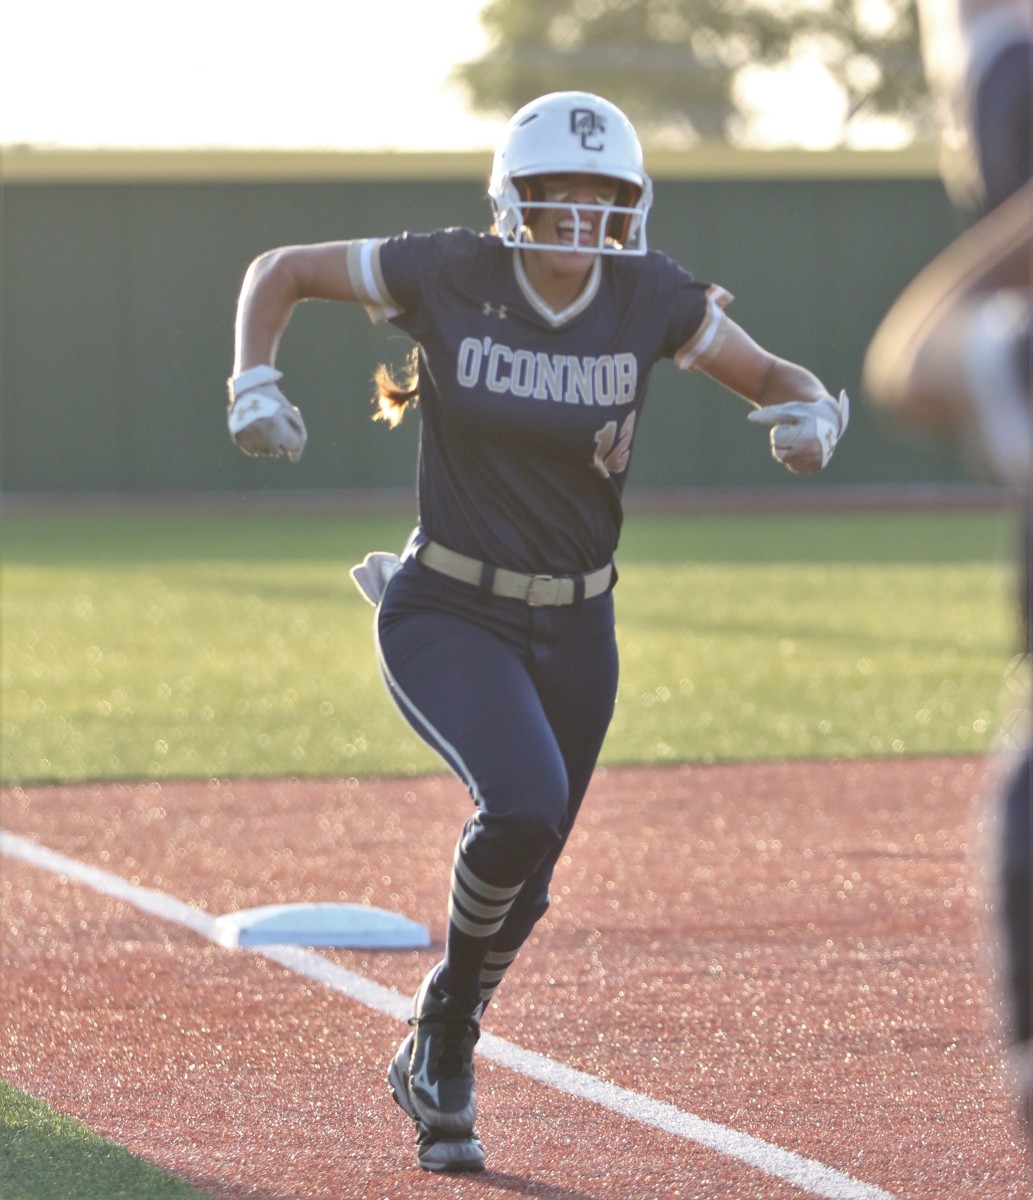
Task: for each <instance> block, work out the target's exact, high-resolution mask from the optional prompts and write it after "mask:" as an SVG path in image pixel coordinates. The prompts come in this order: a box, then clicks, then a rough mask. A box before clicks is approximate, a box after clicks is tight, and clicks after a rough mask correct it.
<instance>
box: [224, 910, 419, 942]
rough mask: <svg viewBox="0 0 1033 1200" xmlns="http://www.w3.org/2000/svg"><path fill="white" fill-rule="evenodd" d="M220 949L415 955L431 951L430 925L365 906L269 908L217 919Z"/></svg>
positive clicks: (229, 914)
mask: <svg viewBox="0 0 1033 1200" xmlns="http://www.w3.org/2000/svg"><path fill="white" fill-rule="evenodd" d="M215 940H216V941H217V942H218V943H219V945H220V946H274V945H275V946H282V945H291V946H339V947H342V948H353V949H390V950H399V949H413V948H417V949H418V948H420V947H423V946H429V945H430V931H429V930H428V929H427V926H426V925H421V924H419V922H417V921H410V920H409V918H408V917H403V916H402V915H401V914H400V913H395V912H389V911H388V910H387V909H384V908H373V907H371V906H369V905H366V904H267V905H265V906H263V907H261V908H248V909H244V910H243V911H242V912H235V913H226V914H225V916H221V917H216V919H215Z"/></svg>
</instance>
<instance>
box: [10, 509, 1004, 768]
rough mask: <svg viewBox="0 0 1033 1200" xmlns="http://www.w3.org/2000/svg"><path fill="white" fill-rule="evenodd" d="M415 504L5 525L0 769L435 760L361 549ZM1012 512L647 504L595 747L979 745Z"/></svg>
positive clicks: (836, 750) (722, 752) (678, 756)
mask: <svg viewBox="0 0 1033 1200" xmlns="http://www.w3.org/2000/svg"><path fill="white" fill-rule="evenodd" d="M407 530H408V521H407V520H406V519H405V518H404V517H391V516H369V515H352V514H341V515H329V514H325V513H322V514H311V513H309V514H291V515H283V516H279V517H270V516H260V515H252V516H241V515H207V516H206V515H198V514H192V515H183V514H180V515H175V514H137V515H119V516H113V515H108V516H76V515H61V516H55V515H38V514H37V515H31V516H30V515H15V516H7V517H5V519H4V532H3V545H2V557H3V582H2V587H3V626H2V635H0V638H2V640H0V651H2V672H3V674H2V683H3V712H2V720H3V727H2V743H0V747H2V777H3V779H4V781H6V782H8V783H11V782H31V781H55V780H58V781H68V780H80V779H104V778H144V777H146V778H163V777H194V776H198V777H208V776H232V775H244V774H248V775H280V774H291V775H324V776H325V775H337V774H344V775H349V776H358V775H377V774H411V773H418V772H422V771H429V770H440V769H441V764H440V763H439V760H438V759H437V758H436V757H435V756H434V755H433V754H432V753H430V752H429V751H428V750H427V749H426V748H424V747H423V746H422V744H421V743H419V741H418V740H417V739H416V738H415V737H414V736H413V735H411V734H410V733H409V731H408V728H407V726H405V724H404V723H403V722H402V720H401V718H400V717H399V716H398V714H397V713H396V711H395V709H394V708H393V706H392V704H391V703H390V701H389V700H388V698H387V695H386V693H385V691H384V688H383V686H382V684H381V681H380V679H379V676H378V673H377V669H376V664H375V661H374V656H373V650H372V640H371V618H372V609H371V608H370V607H369V606H368V605H367V604H366V603H365V602H364V601H363V600H362V598H361V597H360V596H359V595H358V593H357V592H356V591H355V589H354V587H353V586H352V584H351V581H350V580H349V578H348V576H347V568H348V566H349V565H350V564H351V563H352V562H354V561H356V560H357V559H358V558H360V557H361V556H362V554H363V553H364V552H365V551H366V550H368V549H372V548H383V549H397V548H398V547H400V545H401V543H402V542H403V540H404V538H405V535H406V533H407ZM1013 533H1014V531H1013V529H1012V522H1011V520H1010V519H1009V518H1008V517H1007V516H1005V515H1003V514H998V513H939V514H911V515H889V514H885V513H880V514H873V515H844V514H833V515H826V516H820V515H817V516H807V517H801V516H796V515H759V516H756V517H743V516H727V517H712V516H711V517H655V516H651V517H647V518H643V517H638V518H635V519H633V520H631V521H629V523H628V528H627V531H626V534H625V537H624V541H623V544H622V548H621V553H620V555H619V560H618V561H619V568H620V582H619V585H618V590H617V603H618V623H619V636H620V643H621V652H622V681H621V688H620V695H619V700H618V708H617V715H616V718H615V720H614V723H613V728H612V731H611V735H610V738H609V740H608V743H607V745H606V748H605V751H604V762H606V763H610V764H614V763H642V762H675V761H697V762H711V761H717V760H737V759H763V758H798V757H826V756H845V757H849V756H865V755H885V754H940V753H971V752H981V751H983V750H985V749H987V748H988V747H989V746H990V744H991V742H992V739H993V737H994V734H995V730H996V727H997V725H998V722H999V718H1000V715H1001V714H1000V704H1001V698H1002V680H1003V678H1004V673H1005V670H1006V666H1007V663H1008V660H1009V657H1010V654H1011V650H1012V647H1013V644H1014V641H1015V638H1014V630H1013V624H1014V618H1013V614H1012V608H1011V589H1012V574H1013V568H1012V565H1011V555H1010V550H1011V540H1012V537H1013Z"/></svg>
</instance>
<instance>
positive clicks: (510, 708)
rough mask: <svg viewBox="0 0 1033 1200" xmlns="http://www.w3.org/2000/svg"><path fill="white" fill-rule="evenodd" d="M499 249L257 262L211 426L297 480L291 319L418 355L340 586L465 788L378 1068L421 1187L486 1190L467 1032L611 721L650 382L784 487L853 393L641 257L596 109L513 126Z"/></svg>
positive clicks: (636, 223)
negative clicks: (629, 491) (325, 321)
mask: <svg viewBox="0 0 1033 1200" xmlns="http://www.w3.org/2000/svg"><path fill="white" fill-rule="evenodd" d="M488 194H489V197H490V200H491V204H492V208H493V210H494V215H495V226H494V229H493V231H492V232H491V233H490V234H487V235H485V234H477V233H474V232H472V231H470V230H466V229H446V230H440V231H438V232H434V233H429V234H405V235H403V236H400V237H387V238H367V239H360V240H356V241H350V242H335V243H326V244H322V245H314V246H294V247H288V248H284V249H280V250H274V251H271V252H269V253H267V254H264V255H262V256H261V257H260V258H258V259H257V260H256V261H255V262H254V263H253V264H252V265H251V267H250V269H249V270H248V273H247V276H246V278H245V281H244V285H243V290H242V292H241V296H240V301H239V307H238V317H237V326H236V359H235V365H234V375H233V378H232V379H231V380H230V401H231V408H230V412H229V427H230V430H231V433H232V435H233V437H234V439H235V440H236V441H237V443H238V444H239V446H240V447H241V448H242V449H243V450H244V451H245V452H246V453H249V454H267V455H280V454H286V455H288V456H290V457H292V458H296V457H297V456H298V455H299V454H300V453H301V451H302V450H303V448H304V444H305V437H306V434H305V427H304V424H303V422H302V420H301V415H300V413H299V412H298V410H297V409H295V408H293V407H292V406H291V404H290V403H289V402H288V401H287V400H286V399H285V398H284V396H283V395H282V393H281V392H280V391H279V389H278V387H277V384H278V382H279V380H280V372H278V371H277V370H276V369H275V367H274V365H273V364H274V359H275V354H276V347H277V343H278V341H279V338H280V336H281V334H282V333H283V331H284V329H285V327H286V325H287V322H288V320H289V318H290V315H291V312H292V311H293V309H294V306H295V305H296V304H297V303H298V302H299V301H301V300H305V299H308V298H313V297H314V298H320V299H323V300H341V301H354V302H357V303H359V304H362V305H364V306H365V307H366V309H367V310H368V312H369V314H370V316H371V317H372V319H373V320H374V321H383V320H387V321H390V322H391V323H392V324H394V325H395V326H397V327H398V328H399V329H402V330H404V331H405V332H406V333H407V334H409V335H410V337H411V338H412V339H413V341H414V343H415V347H416V362H415V371H414V376H413V378H412V379H411V380H407V381H403V382H401V383H398V382H395V381H394V380H393V379H392V378H391V377H390V376H389V375H388V374H387V373H386V372H383V371H382V372H381V374H380V375H379V377H378V382H379V392H380V397H379V398H380V403H381V406H382V409H383V415H385V416H386V417H387V419H388V420H389V421H391V422H392V423H395V422H396V421H397V420H398V419H399V417H400V416H401V414H402V412H403V410H404V409H405V407H406V405H408V404H411V403H412V402H413V401H414V400H415V399H416V398H417V396H418V398H419V410H418V411H419V413H420V416H421V422H422V424H421V440H420V449H419V466H418V497H419V524H418V526H417V527H416V529H415V531H414V532H413V534H412V536H411V538H410V539H409V542H408V544H407V545H406V547H405V548H404V550H403V552H402V553H401V555H400V556H399V557H395V556H394V555H390V554H382V553H381V554H373V555H370V556H368V557H367V559H366V561H365V562H364V563H363V564H361V565H360V566H359V567H358V568H356V570H355V571H354V572H353V574H354V575H355V576H356V580H357V582H358V583H359V585H360V586H361V587H362V588H363V590H364V591H365V593H366V594H367V595H368V596H369V598H370V599H371V600H373V601H374V603H376V605H377V610H376V618H375V641H376V652H377V656H378V660H379V664H380V668H381V671H382V674H383V678H384V681H385V683H386V685H387V687H388V689H389V691H390V694H391V696H392V697H393V699H394V701H395V703H396V704H397V705H398V707H399V709H400V710H401V712H402V714H403V716H404V717H405V719H406V720H407V721H408V722H409V723H410V724H411V725H412V727H413V728H414V729H415V730H416V732H417V733H418V734H419V735H420V736H421V737H422V738H424V739H425V740H426V741H427V742H428V743H429V744H430V745H431V746H433V747H434V748H435V749H436V750H437V751H438V752H439V753H440V754H441V756H442V757H443V758H444V760H445V761H446V762H447V763H448V765H449V766H450V767H451V769H452V770H453V771H454V772H455V773H456V774H457V775H458V777H459V778H460V779H461V780H462V781H463V783H464V784H465V785H466V787H467V788H468V789H469V792H470V795H471V797H472V800H473V811H472V815H471V816H470V818H469V820H468V821H467V822H466V824H465V825H464V827H463V829H462V831H461V833H460V835H459V839H458V843H457V846H456V851H455V857H454V861H453V865H452V872H451V884H450V897H449V905H448V926H447V935H446V942H445V953H444V957H443V959H442V961H441V962H440V963H438V964H437V965H436V966H435V967H434V969H433V970H432V971H431V972H430V973H429V974H428V975H427V977H426V978H425V979H424V980H423V982H422V984H421V985H420V987H419V990H418V991H417V993H416V996H415V999H414V1002H413V1016H412V1020H411V1022H410V1024H411V1025H412V1032H411V1033H410V1034H409V1035H408V1037H407V1038H406V1039H405V1041H404V1042H403V1043H402V1045H401V1046H400V1048H399V1050H398V1052H397V1054H396V1055H395V1057H394V1059H393V1061H392V1062H391V1064H390V1070H389V1082H390V1086H391V1089H392V1091H393V1094H394V1097H395V1099H396V1100H397V1101H398V1103H399V1104H400V1105H401V1107H402V1108H403V1109H404V1110H405V1112H406V1113H407V1114H408V1115H409V1116H410V1117H411V1118H412V1119H413V1121H414V1122H415V1124H416V1131H417V1148H418V1158H419V1163H420V1165H421V1166H422V1167H423V1168H425V1169H427V1170H431V1171H441V1170H455V1171H463V1170H469V1171H478V1170H481V1169H482V1168H483V1165H484V1151H483V1149H482V1146H481V1143H480V1141H479V1140H478V1138H477V1136H476V1134H475V1132H474V1121H475V1117H476V1095H475V1087H474V1072H473V1050H474V1044H475V1042H476V1041H477V1038H478V1034H479V1029H480V1021H481V1018H482V1016H483V1014H484V1010H485V1008H486V1006H487V1004H488V1002H489V1001H490V999H491V997H492V995H493V993H494V991H495V989H496V988H497V987H498V985H499V982H500V981H501V979H502V977H503V975H504V974H505V972H506V970H507V968H508V967H509V966H510V965H511V964H512V962H513V961H514V959H515V958H516V956H517V953H518V951H519V949H520V947H521V946H522V945H523V943H524V941H525V940H526V938H527V937H528V935H529V934H530V932H531V930H532V928H533V926H534V924H535V922H536V921H538V919H539V918H540V917H541V916H542V914H543V913H544V912H545V910H546V908H547V907H548V904H549V882H550V879H551V877H552V873H553V868H554V867H555V865H556V862H557V860H558V858H559V856H560V853H561V851H562V849H563V846H564V843H565V841H566V839H567V837H568V836H569V834H570V831H571V827H572V825H573V823H574V820H575V817H576V816H577V812H578V808H579V806H580V804H581V801H582V798H583V797H584V795H585V791H586V789H587V788H588V784H589V780H590V779H591V776H592V771H593V769H594V767H595V763H596V759H597V757H598V755H599V751H600V747H601V746H602V743H603V739H604V737H605V735H606V730H607V727H608V726H609V723H610V719H611V717H612V715H613V706H614V700H615V697H616V692H617V646H616V641H615V636H614V611H613V587H614V584H615V583H616V580H617V573H616V568H615V567H614V552H615V551H616V548H617V541H618V538H619V535H620V529H621V522H622V507H621V495H622V492H623V490H624V485H625V481H626V480H627V476H628V470H629V467H630V464H631V459H632V455H633V452H634V446H635V433H636V428H637V424H638V420H639V417H640V414H641V411H642V405H643V403H644V401H645V396H646V384H647V380H648V377H649V373H650V371H651V369H652V368H653V366H654V365H655V364H656V363H657V362H658V361H659V360H661V359H671V360H673V362H674V363H675V365H676V366H677V367H679V368H681V369H682V370H684V371H687V372H693V371H704V372H706V373H707V374H709V375H710V376H712V377H713V378H714V379H716V380H718V381H720V382H721V383H722V384H724V385H726V386H727V387H728V388H729V389H731V390H732V391H733V392H736V393H738V394H739V395H740V396H742V397H745V398H746V399H747V400H748V401H750V402H751V404H752V405H753V406H755V407H754V409H753V411H751V412H750V413H749V414H748V415H749V417H750V419H752V420H754V421H757V422H759V423H760V424H762V425H764V426H767V427H769V429H770V435H769V436H770V441H771V447H772V452H773V454H774V455H775V457H776V458H777V459H778V460H779V461H781V462H782V463H784V464H785V466H786V467H788V468H789V470H791V471H799V472H811V471H817V470H820V469H821V468H822V467H824V466H825V464H826V463H827V462H828V461H829V458H830V456H831V454H832V452H833V449H834V447H835V445H836V443H837V441H838V439H839V438H840V437H841V435H842V434H843V432H844V430H845V429H846V426H847V420H848V401H847V397H846V394H845V393H841V394H840V396H839V397H838V399H837V398H833V397H832V396H831V395H829V394H828V392H827V391H826V389H825V388H824V386H823V385H822V384H821V383H820V382H819V380H818V379H817V378H816V377H815V376H814V375H813V374H812V373H811V372H810V371H808V370H805V369H804V368H803V367H801V366H797V365H795V364H793V363H790V362H788V361H786V360H784V359H781V358H777V357H775V356H774V355H772V354H770V353H768V352H767V351H766V350H764V349H762V348H761V347H760V346H758V345H757V344H756V343H755V342H754V341H753V340H752V339H751V338H750V337H749V336H748V335H747V334H746V333H745V332H744V331H743V330H742V329H741V328H740V327H739V326H737V325H736V324H735V323H734V322H733V321H731V320H730V319H729V317H728V316H727V314H726V312H725V308H726V306H727V305H728V303H729V301H730V300H731V298H732V297H731V296H730V295H729V294H728V292H726V291H725V290H724V289H723V288H721V287H719V286H717V285H716V284H712V283H701V282H698V281H697V280H695V279H694V278H693V277H692V276H691V275H690V274H689V273H688V272H687V271H685V270H683V269H682V268H681V267H680V266H678V265H677V264H675V263H674V262H673V261H671V259H669V258H667V257H666V256H665V255H663V254H660V253H657V252H653V251H649V250H648V249H647V244H646V221H647V217H648V214H649V209H650V204H651V202H652V194H653V188H652V183H651V181H650V179H649V176H648V175H647V174H646V172H645V170H644V168H643V161H642V150H641V147H640V145H639V141H638V138H637V136H636V134H635V131H634V129H633V128H632V126H631V125H630V124H629V122H628V120H627V118H626V117H625V116H624V114H623V113H621V112H620V111H619V110H618V109H617V108H615V107H614V106H613V105H612V104H610V103H609V102H607V101H606V100H603V99H601V98H600V97H598V96H594V95H589V94H586V93H582V92H559V93H553V94H550V95H548V96H544V97H542V98H541V99H538V100H536V101H534V102H533V103H531V104H528V105H527V106H526V107H524V108H522V109H521V110H520V111H519V112H518V113H517V114H516V115H515V116H514V117H513V118H512V120H511V121H510V122H509V124H508V125H507V127H506V129H505V131H504V132H503V134H502V137H501V140H500V142H499V144H498V147H497V150H496V154H495V160H494V166H493V170H492V174H491V180H490V185H489V190H488Z"/></svg>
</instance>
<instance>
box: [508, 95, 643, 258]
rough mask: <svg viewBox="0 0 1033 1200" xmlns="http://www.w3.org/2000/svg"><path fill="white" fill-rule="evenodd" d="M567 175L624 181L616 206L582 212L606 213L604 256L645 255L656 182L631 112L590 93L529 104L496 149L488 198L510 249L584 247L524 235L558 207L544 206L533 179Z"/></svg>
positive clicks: (600, 247)
mask: <svg viewBox="0 0 1033 1200" xmlns="http://www.w3.org/2000/svg"><path fill="white" fill-rule="evenodd" d="M562 174H580V175H602V176H605V177H607V178H609V179H615V180H618V181H619V182H620V183H621V184H622V185H623V186H622V187H621V188H620V190H619V194H618V196H617V201H616V202H615V203H614V204H606V205H602V204H599V205H584V204H578V205H577V208H580V209H585V208H588V209H596V210H598V211H599V212H603V213H605V214H606V218H605V219H604V220H603V221H602V222H601V230H602V231H603V232H604V233H605V239H604V238H602V237H601V238H600V244H599V245H598V246H597V247H595V249H596V250H597V251H598V252H599V253H602V254H645V252H646V249H647V247H646V215H647V214H648V212H649V207H650V205H651V204H652V202H653V183H652V180H651V179H650V178H649V176H648V175H647V174H646V172H645V169H644V168H643V165H642V146H641V145H640V143H639V140H638V135H637V134H636V133H635V130H634V128H633V126H632V124H631V122H630V121H629V120H628V118H627V117H626V116H625V115H624V113H622V112H621V110H620V109H619V108H618V107H617V106H616V105H615V104H611V103H610V101H609V100H604V99H603V98H602V97H601V96H594V95H592V94H591V93H590V92H551V93H550V94H549V95H547V96H541V97H539V99H537V100H532V101H531V103H530V104H525V105H524V107H523V108H522V109H520V111H519V112H517V113H516V114H514V116H513V117H511V118H510V121H509V123H508V124H507V125H506V128H505V130H504V131H503V134H502V137H501V138H500V139H499V143H498V145H497V147H496V149H495V161H494V163H493V165H492V171H491V181H490V183H489V185H488V197H489V199H490V200H491V205H492V209H493V211H494V213H495V223H496V228H497V229H498V232H499V234H500V235H501V236H502V239H503V241H505V242H506V244H507V245H510V246H516V245H520V246H524V247H526V248H529V249H549V250H571V249H576V248H577V247H576V246H570V245H566V244H559V243H543V242H533V241H530V240H529V239H527V238H525V237H524V236H523V235H524V233H525V232H526V230H525V227H526V225H527V222H528V213H529V212H533V211H534V210H535V209H541V208H555V207H557V203H556V202H552V203H546V202H545V201H544V199H543V197H542V195H541V192H540V190H539V189H536V187H535V184H534V180H535V179H536V178H538V177H540V176H542V175H562ZM563 207H566V206H563ZM571 207H572V208H573V207H574V206H573V205H572V206H571Z"/></svg>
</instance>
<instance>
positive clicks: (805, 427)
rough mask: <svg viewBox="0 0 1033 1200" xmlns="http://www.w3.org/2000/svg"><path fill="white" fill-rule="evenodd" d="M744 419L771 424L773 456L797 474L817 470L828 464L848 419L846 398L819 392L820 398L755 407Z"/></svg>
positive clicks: (848, 403)
mask: <svg viewBox="0 0 1033 1200" xmlns="http://www.w3.org/2000/svg"><path fill="white" fill-rule="evenodd" d="M747 420H749V421H753V422H754V423H755V424H757V425H770V426H771V453H772V455H773V457H775V458H776V459H778V461H779V462H780V463H781V464H782V465H783V466H784V467H786V468H787V469H788V470H790V471H792V472H793V473H794V474H797V475H805V474H810V473H811V472H813V471H820V470H821V469H822V468H823V467H825V466H827V465H828V461H829V459H830V458H831V457H832V452H833V450H835V448H836V443H837V442H838V441H839V439H840V438H841V437H842V436H843V434H844V433H845V432H846V427H847V424H848V422H849V421H850V398H849V397H848V396H847V394H846V392H845V391H844V392H840V393H839V399H838V400H834V399H833V398H832V397H831V396H822V397H821V399H820V400H790V401H788V402H787V403H786V404H769V405H768V406H767V407H766V408H756V409H754V410H753V412H751V413H749V414H748V416H747Z"/></svg>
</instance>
